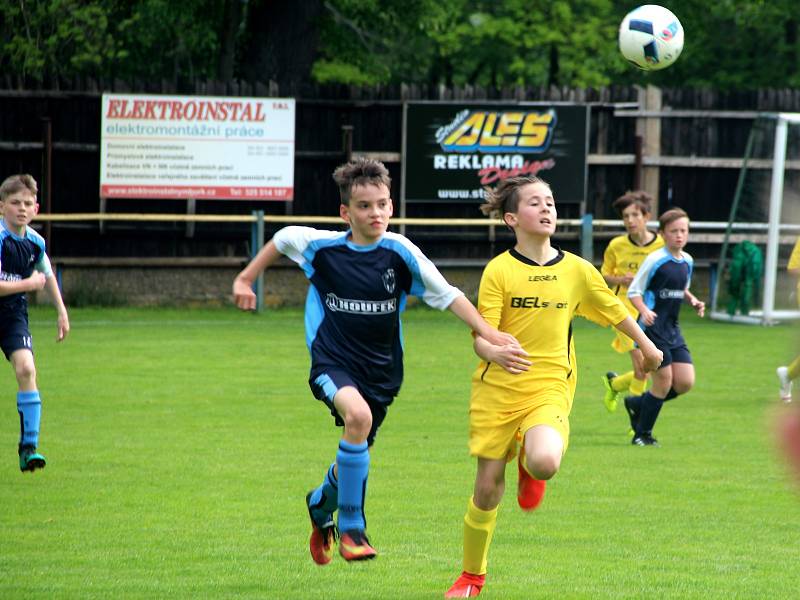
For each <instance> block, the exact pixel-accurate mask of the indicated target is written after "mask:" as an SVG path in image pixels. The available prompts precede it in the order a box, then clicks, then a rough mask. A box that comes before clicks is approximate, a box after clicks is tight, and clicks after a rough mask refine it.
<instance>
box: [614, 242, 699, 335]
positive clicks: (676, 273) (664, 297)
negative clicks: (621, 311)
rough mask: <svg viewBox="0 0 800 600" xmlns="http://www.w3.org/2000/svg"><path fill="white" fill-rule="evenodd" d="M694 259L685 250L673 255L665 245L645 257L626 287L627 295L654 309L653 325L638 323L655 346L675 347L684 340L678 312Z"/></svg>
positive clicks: (688, 282)
mask: <svg viewBox="0 0 800 600" xmlns="http://www.w3.org/2000/svg"><path fill="white" fill-rule="evenodd" d="M693 266H694V260H693V259H692V257H691V255H690V254H689V253H688V252H682V253H681V257H680V258H675V257H674V256H673V255H672V254H671V253H670V251H669V250H667V248H666V247H664V248H659V249H658V250H656V251H655V252H653V253H652V254H650V255H648V256H647V258H645V260H644V262H643V263H642V264H641V266H640V267H639V270H638V271H637V272H636V276H635V277H634V278H633V282H632V283H631V285H630V287H629V288H628V297H629V298H632V297H633V296H641V297H642V299H643V301H644V303H645V306H647V308H649V309H650V310H652V311H653V312H655V313H656V315H657V316H656V319H655V321H654V322H653V324H652V325H645V324H644V321H643V320H642V318H641V316H640V317H639V326H640V327H641V328H642V329H643V330H644V332H645V333H646V334H647V336H648V337H649V338H650V339H651V340H653V342H655V343H656V345H657V346H658V345H659V344H663V345H665V346H666V347H675V346H679V345H681V344H683V343H684V340H683V336H682V335H681V331H680V328H679V326H678V316H679V315H680V311H681V304H683V298H684V295H685V294H686V290H687V288H688V287H689V285H690V283H691V281H692V268H693Z"/></svg>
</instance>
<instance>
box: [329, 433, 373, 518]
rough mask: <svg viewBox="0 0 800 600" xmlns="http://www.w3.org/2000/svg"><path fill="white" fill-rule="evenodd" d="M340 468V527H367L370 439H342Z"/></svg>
mask: <svg viewBox="0 0 800 600" xmlns="http://www.w3.org/2000/svg"><path fill="white" fill-rule="evenodd" d="M336 465H337V467H338V472H339V501H338V504H337V506H338V509H339V531H341V532H342V533H344V532H345V531H353V530H356V531H363V530H364V529H366V527H367V521H366V518H365V517H364V498H365V496H366V495H367V475H368V474H369V448H368V446H367V442H364V443H363V444H350V443H348V442H345V441H344V440H340V441H339V451H338V452H337V453H336Z"/></svg>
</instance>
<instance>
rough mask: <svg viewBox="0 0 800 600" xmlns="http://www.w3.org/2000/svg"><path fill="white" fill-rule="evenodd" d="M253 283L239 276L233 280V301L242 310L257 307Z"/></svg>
mask: <svg viewBox="0 0 800 600" xmlns="http://www.w3.org/2000/svg"><path fill="white" fill-rule="evenodd" d="M251 286H252V283H250V282H247V281H245V280H244V279H240V278H239V277H237V278H236V279H234V280H233V301H234V302H235V303H236V306H238V307H239V308H240V309H242V310H255V309H256V294H255V292H254V291H253V288H252V287H251Z"/></svg>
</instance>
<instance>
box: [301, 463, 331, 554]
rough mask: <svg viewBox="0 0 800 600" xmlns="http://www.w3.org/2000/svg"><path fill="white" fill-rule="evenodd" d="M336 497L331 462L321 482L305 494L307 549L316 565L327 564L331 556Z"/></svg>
mask: <svg viewBox="0 0 800 600" xmlns="http://www.w3.org/2000/svg"><path fill="white" fill-rule="evenodd" d="M338 497H339V487H338V481H337V479H336V463H333V464H332V465H331V466H330V467H329V468H328V471H327V472H326V473H325V478H324V479H323V481H322V484H321V485H320V486H319V487H318V488H316V489H314V490H311V491H310V492H309V493H308V495H307V496H306V506H307V507H308V516H309V518H310V519H311V538H310V539H309V549H310V550H311V558H313V559H314V562H315V563H317V564H318V565H327V564H328V563H329V562H331V559H332V558H333V549H334V544H335V542H336V524H335V523H334V521H333V513H334V511H335V510H336V505H337V501H338Z"/></svg>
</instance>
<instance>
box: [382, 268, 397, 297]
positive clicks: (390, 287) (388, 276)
mask: <svg viewBox="0 0 800 600" xmlns="http://www.w3.org/2000/svg"><path fill="white" fill-rule="evenodd" d="M395 285H396V281H395V276H394V269H386V272H385V273H384V274H383V287H384V288H386V291H387V292H389V293H390V294H392V293H394V287H395Z"/></svg>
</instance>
